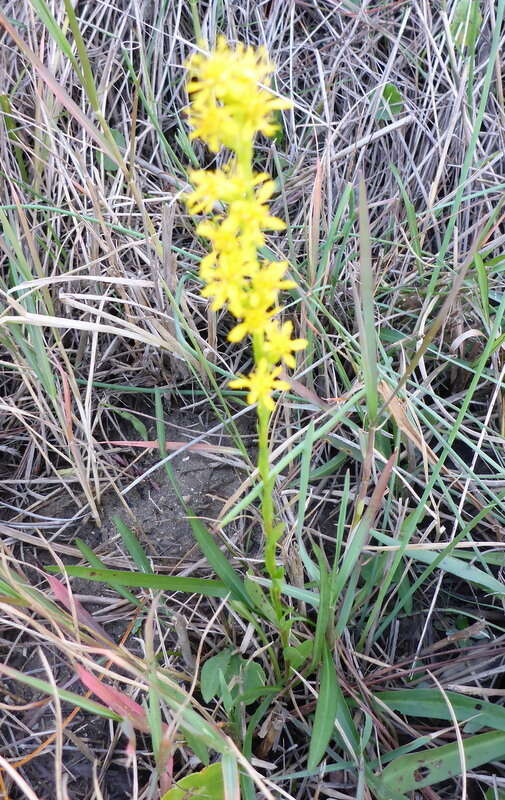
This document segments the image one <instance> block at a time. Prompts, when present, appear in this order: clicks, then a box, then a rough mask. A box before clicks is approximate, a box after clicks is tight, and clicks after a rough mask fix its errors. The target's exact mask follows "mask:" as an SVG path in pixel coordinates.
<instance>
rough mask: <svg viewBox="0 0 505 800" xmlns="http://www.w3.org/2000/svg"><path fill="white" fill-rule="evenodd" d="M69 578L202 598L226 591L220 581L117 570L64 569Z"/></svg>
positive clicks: (52, 570)
mask: <svg viewBox="0 0 505 800" xmlns="http://www.w3.org/2000/svg"><path fill="white" fill-rule="evenodd" d="M46 569H47V571H48V572H62V570H61V569H60V567H54V566H49V567H46ZM65 572H66V573H67V575H70V577H71V578H86V579H87V580H89V581H98V582H100V583H107V584H109V586H114V585H116V584H117V585H119V586H138V587H141V588H143V589H154V590H156V591H164V592H188V593H189V594H193V593H195V594H203V595H204V597H226V595H227V594H228V593H229V591H228V589H227V588H226V586H225V585H224V583H222V582H221V581H215V580H207V579H206V578H179V577H177V576H173V575H154V573H146V572H127V571H124V572H123V571H121V570H118V569H95V568H92V569H91V568H90V567H65Z"/></svg>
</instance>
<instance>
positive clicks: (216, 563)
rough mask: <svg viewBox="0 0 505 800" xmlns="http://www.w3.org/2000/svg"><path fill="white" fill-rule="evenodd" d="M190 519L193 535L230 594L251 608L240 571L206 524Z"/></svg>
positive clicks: (194, 518)
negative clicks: (230, 561)
mask: <svg viewBox="0 0 505 800" xmlns="http://www.w3.org/2000/svg"><path fill="white" fill-rule="evenodd" d="M189 510H190V509H188V511H189ZM188 519H189V524H190V525H191V529H192V531H193V535H194V537H195V539H196V541H197V542H198V544H199V546H200V549H201V551H202V553H203V554H204V556H205V557H206V558H207V561H208V562H209V564H210V566H211V567H212V569H213V570H214V572H215V573H216V575H217V576H218V577H219V578H221V580H222V581H223V583H224V584H225V585H226V586H227V587H228V590H229V592H230V594H231V595H232V596H233V597H234V598H235V599H236V600H240V601H241V602H242V603H244V605H245V606H247V607H248V608H251V600H250V597H249V595H248V593H247V591H246V589H245V587H244V582H243V580H242V578H241V577H240V575H239V573H238V572H236V571H235V570H234V569H233V567H232V566H231V564H230V563H229V561H228V559H227V558H226V556H225V555H224V554H223V553H222V552H221V550H220V549H219V547H218V546H217V544H216V542H215V541H214V538H213V537H212V535H211V534H210V533H209V531H208V530H207V528H206V527H205V525H203V523H202V522H201V521H200V520H199V519H197V518H196V517H192V516H190V517H189V518H188Z"/></svg>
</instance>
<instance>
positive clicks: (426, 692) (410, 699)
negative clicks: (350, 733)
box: [375, 687, 505, 733]
mask: <svg viewBox="0 0 505 800" xmlns="http://www.w3.org/2000/svg"><path fill="white" fill-rule="evenodd" d="M446 695H447V698H448V699H449V701H450V704H451V706H452V709H453V711H454V714H455V716H456V719H457V720H458V722H465V721H466V720H469V719H471V720H472V721H471V725H472V730H473V731H477V730H479V728H484V727H486V728H496V729H497V730H500V731H503V732H504V733H505V708H503V706H499V705H497V704H496V703H489V702H488V701H487V700H481V699H476V698H474V697H468V696H466V695H463V694H458V693H457V692H446ZM375 697H376V698H377V700H380V701H381V702H382V703H384V704H385V705H386V706H387V707H388V708H390V709H391V710H392V711H399V712H400V714H405V716H407V717H408V716H411V717H423V718H427V719H446V720H449V721H450V720H451V713H450V711H449V707H448V705H447V703H446V701H445V700H444V698H443V697H442V696H441V695H440V694H439V693H438V692H436V691H435V690H434V689H416V688H414V687H413V688H411V689H398V690H397V691H394V690H391V691H387V692H378V693H377V694H376V695H375Z"/></svg>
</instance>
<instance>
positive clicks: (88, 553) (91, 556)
mask: <svg viewBox="0 0 505 800" xmlns="http://www.w3.org/2000/svg"><path fill="white" fill-rule="evenodd" d="M75 544H76V545H77V547H78V548H79V550H80V551H81V553H82V554H83V556H84V558H85V559H86V560H87V561H89V563H90V564H91V566H92V567H94V568H95V569H107V567H106V566H105V564H104V563H103V561H102V560H101V559H100V558H98V556H97V555H96V554H95V553H94V552H93V550H92V549H91V547H88V545H87V544H86V542H83V541H82V539H80V538H79V537H77V538H76V540H75ZM108 583H109V586H110V587H111V588H113V589H115V590H116V592H117V593H118V594H120V595H121V597H124V599H125V600H128V602H129V603H133V605H134V606H141V605H142V603H141V602H140V601H139V600H137V598H136V597H135V595H134V594H132V593H131V592H129V591H128V589H123V587H122V586H121V584H119V583H111V582H110V581H109V582H108Z"/></svg>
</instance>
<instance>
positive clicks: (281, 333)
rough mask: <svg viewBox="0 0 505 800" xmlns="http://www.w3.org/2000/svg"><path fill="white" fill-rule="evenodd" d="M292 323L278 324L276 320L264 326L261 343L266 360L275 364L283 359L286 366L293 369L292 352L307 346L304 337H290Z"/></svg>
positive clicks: (294, 363) (294, 364)
mask: <svg viewBox="0 0 505 800" xmlns="http://www.w3.org/2000/svg"><path fill="white" fill-rule="evenodd" d="M292 332H293V323H292V322H289V321H288V322H285V323H284V324H283V325H279V323H278V322H275V321H272V322H271V323H270V324H269V325H268V327H267V328H266V331H265V334H266V339H265V342H264V345H263V350H264V353H265V355H266V356H267V358H268V360H269V361H270V363H272V364H277V363H278V362H279V361H283V362H284V364H286V366H288V367H291V369H294V368H295V366H296V361H295V358H294V356H293V355H292V353H296V352H297V351H299V350H305V348H306V347H307V340H306V339H292V338H291V334H292Z"/></svg>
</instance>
